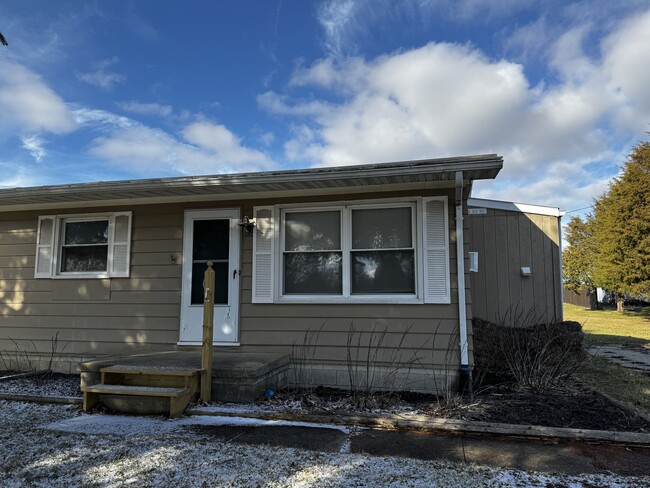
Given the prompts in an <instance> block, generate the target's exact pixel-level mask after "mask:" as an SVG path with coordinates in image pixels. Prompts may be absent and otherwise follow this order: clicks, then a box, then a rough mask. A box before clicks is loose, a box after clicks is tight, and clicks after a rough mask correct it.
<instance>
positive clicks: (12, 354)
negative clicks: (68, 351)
mask: <svg viewBox="0 0 650 488" xmlns="http://www.w3.org/2000/svg"><path fill="white" fill-rule="evenodd" d="M9 340H10V341H11V342H12V343H13V345H14V350H13V351H7V350H6V349H5V350H4V351H2V352H0V360H1V361H2V364H3V367H4V369H5V370H7V371H17V372H19V373H36V372H38V373H42V374H44V375H50V374H52V372H53V366H54V362H55V361H56V360H57V359H58V358H59V357H60V355H61V354H63V353H64V351H65V348H66V347H67V346H68V345H67V344H64V346H63V348H62V349H61V350H60V351H59V331H57V332H56V334H54V335H53V336H52V337H51V338H50V350H49V352H48V356H49V358H48V363H47V367H46V368H45V369H44V370H40V369H39V362H38V359H34V356H40V355H41V353H39V351H38V348H37V347H36V343H35V342H34V341H33V340H30V341H29V342H28V343H27V346H21V345H20V344H19V343H18V341H16V340H15V339H12V338H11V337H9ZM30 346H31V348H30ZM30 349H31V350H30Z"/></svg>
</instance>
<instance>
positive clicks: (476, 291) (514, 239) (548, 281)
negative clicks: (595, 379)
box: [467, 208, 562, 322]
mask: <svg viewBox="0 0 650 488" xmlns="http://www.w3.org/2000/svg"><path fill="white" fill-rule="evenodd" d="M486 212H487V213H486V214H484V215H469V216H468V219H467V220H468V221H469V226H470V243H471V244H470V249H469V250H470V251H477V252H478V254H479V271H478V273H470V277H471V285H472V293H473V295H474V301H473V304H472V308H473V311H474V316H475V317H479V318H482V319H485V320H489V321H493V322H499V321H501V320H506V319H507V320H509V321H512V317H513V316H517V315H522V314H523V315H526V314H528V313H529V311H532V312H531V314H532V315H533V316H534V317H535V318H537V319H538V320H542V321H553V320H556V319H557V318H559V317H561V306H562V303H561V298H560V297H561V295H560V293H561V290H560V262H559V236H558V218H557V217H553V216H548V215H538V214H531V213H522V212H513V211H507V210H496V209H490V208H488V209H486ZM522 266H528V267H530V268H531V271H532V273H531V276H530V277H522V276H521V267H522Z"/></svg>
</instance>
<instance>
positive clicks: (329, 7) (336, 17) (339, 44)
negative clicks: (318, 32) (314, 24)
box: [317, 0, 362, 56]
mask: <svg viewBox="0 0 650 488" xmlns="http://www.w3.org/2000/svg"><path fill="white" fill-rule="evenodd" d="M361 3H362V2H360V1H359V0H328V1H325V2H323V3H322V4H321V6H320V8H319V9H318V13H317V19H318V22H319V23H320V24H321V27H322V29H323V33H324V35H325V39H324V44H325V49H326V50H327V52H329V53H330V54H332V55H335V56H339V55H341V54H343V52H344V51H346V52H349V51H350V39H349V31H350V30H351V29H352V30H353V29H354V25H355V22H356V19H355V13H356V10H357V9H358V8H359V7H360V4H361Z"/></svg>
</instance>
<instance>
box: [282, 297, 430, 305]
mask: <svg viewBox="0 0 650 488" xmlns="http://www.w3.org/2000/svg"><path fill="white" fill-rule="evenodd" d="M274 303H276V304H281V303H288V304H290V303H303V304H310V303H323V304H337V305H338V304H358V305H363V304H378V303H385V304H399V305H419V304H422V303H424V300H422V299H419V298H417V297H414V296H408V297H405V296H399V295H359V296H354V297H347V298H346V297H330V296H312V295H295V296H283V297H280V298H278V299H276V300H275V302H274Z"/></svg>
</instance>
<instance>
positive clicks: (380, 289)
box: [351, 251, 415, 294]
mask: <svg viewBox="0 0 650 488" xmlns="http://www.w3.org/2000/svg"><path fill="white" fill-rule="evenodd" d="M414 267H415V259H414V252H413V251H355V252H353V253H352V283H351V286H352V290H351V292H352V294H375V293H387V294H390V293H395V294H402V293H409V294H413V293H415V271H414Z"/></svg>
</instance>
